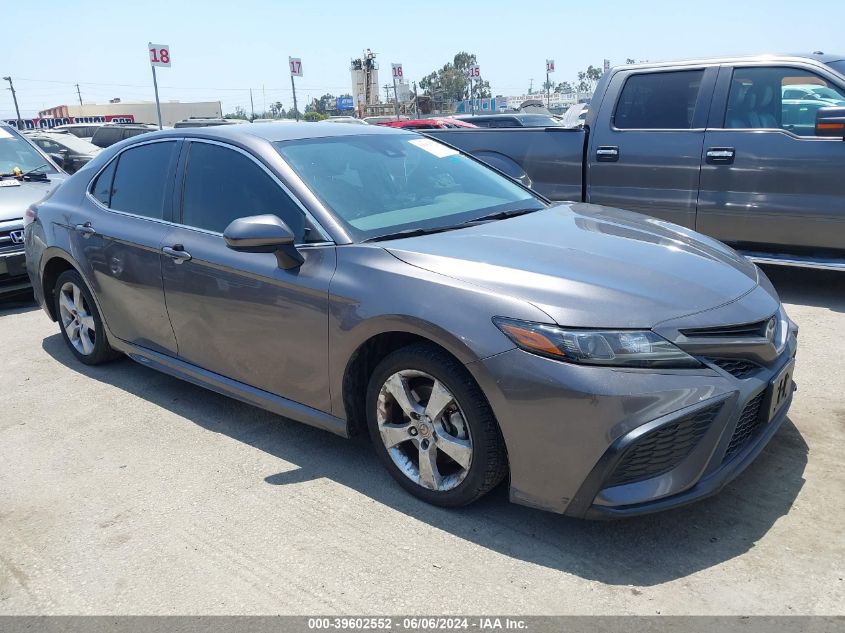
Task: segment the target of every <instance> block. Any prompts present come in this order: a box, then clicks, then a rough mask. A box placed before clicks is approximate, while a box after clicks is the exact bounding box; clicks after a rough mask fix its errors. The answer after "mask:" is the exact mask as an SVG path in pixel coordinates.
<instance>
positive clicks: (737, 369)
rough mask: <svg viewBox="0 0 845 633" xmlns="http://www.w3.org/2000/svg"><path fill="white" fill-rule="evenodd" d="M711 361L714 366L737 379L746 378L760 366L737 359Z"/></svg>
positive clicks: (714, 359)
mask: <svg viewBox="0 0 845 633" xmlns="http://www.w3.org/2000/svg"><path fill="white" fill-rule="evenodd" d="M711 360H712V361H713V364H714V365H716V366H717V367H719V368H721V369H724V370H725V371H726V372H728V373H729V374H731V375H732V376H736V377H737V378H747V377H748V376H750V375H751V374H753V373H754V372H756V371H757V370H758V369H760V365H757V364H756V363H752V362H751V361H747V360H741V359H738V358H713V359H711Z"/></svg>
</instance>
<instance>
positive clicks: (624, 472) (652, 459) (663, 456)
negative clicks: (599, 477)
mask: <svg viewBox="0 0 845 633" xmlns="http://www.w3.org/2000/svg"><path fill="white" fill-rule="evenodd" d="M721 406H722V405H721V403H720V404H715V405H713V406H710V407H707V408H706V409H701V410H700V411H697V412H695V413H693V414H690V415H688V416H686V417H684V418H681V419H680V420H677V421H676V422H673V423H671V424H667V425H665V426H662V427H660V428H659V429H656V430H654V431H652V432H651V433H647V434H646V435H644V436H643V437H641V438H640V439H638V440H637V441H636V443H635V444H634V445H633V446H632V447H630V448H629V449H628V450H627V452H626V453H625V454H624V455H623V457H622V459H621V460H620V461H619V463H618V465H617V466H616V468H615V470H614V471H613V474H612V475H611V476H610V478H609V479H608V480H607V483H606V484H605V485H606V486H608V487H609V486H620V485H622V484H630V483H634V482H636V481H642V480H644V479H650V478H651V477H657V476H658V475H662V474H663V473H666V472H669V471H670V470H672V469H673V468H674V467H675V466H677V465H678V464H679V463H680V462H681V461H682V460H683V459H684V458H685V457H686V456H687V455H689V454H690V452H691V451H692V449H693V448H695V445H696V444H698V441H699V440H700V439H701V436H702V435H704V432H705V431H706V430H707V428H708V427H709V426H710V424H711V423H712V422H713V420H714V419H715V418H716V415H717V414H718V413H719V409H720V408H721Z"/></svg>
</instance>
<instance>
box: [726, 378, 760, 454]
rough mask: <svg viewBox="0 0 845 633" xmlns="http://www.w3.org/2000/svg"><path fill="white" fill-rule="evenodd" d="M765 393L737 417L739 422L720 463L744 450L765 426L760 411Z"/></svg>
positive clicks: (753, 400) (754, 399)
mask: <svg viewBox="0 0 845 633" xmlns="http://www.w3.org/2000/svg"><path fill="white" fill-rule="evenodd" d="M765 393H766V392H765V391H764V392H762V393H760V394H759V395H757V396H755V397H754V398H753V399H752V400H751V401H749V403H748V404H747V405H745V408H744V409H743V410H742V414H741V415H740V416H739V422H737V423H736V429H734V434H733V436H732V437H731V443H730V444H728V450H727V451H726V452H725V457H724V459H723V460H722V463H725V462H727V461H728V460H730V459H731V458H733V457H734V456H735V455H736V454H737V453H739V452H740V451H741V450H742V449H743V448H745V446H746V445H747V444H748V442H750V441H751V440H752V439H753V438H754V436H755V435H757V432H758V431H759V430H760V429H761V428H763V426H765V423H766V422H765V420H764V419H763V416H762V415H761V411H760V409H761V408H762V406H763V396H764V395H765Z"/></svg>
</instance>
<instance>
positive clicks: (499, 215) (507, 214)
mask: <svg viewBox="0 0 845 633" xmlns="http://www.w3.org/2000/svg"><path fill="white" fill-rule="evenodd" d="M540 209H542V207H540V208H538V209H511V210H510V211H496V212H495V213H490V214H489V215H482V216H481V217H480V218H473V219H472V220H467V221H466V222H464V224H480V223H481V222H492V221H493V220H507V219H508V218H515V217H516V216H518V215H525V214H526V213H534V211H539V210H540Z"/></svg>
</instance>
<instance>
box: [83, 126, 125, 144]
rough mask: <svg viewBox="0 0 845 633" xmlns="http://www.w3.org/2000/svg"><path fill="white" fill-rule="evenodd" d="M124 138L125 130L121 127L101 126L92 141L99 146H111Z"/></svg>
mask: <svg viewBox="0 0 845 633" xmlns="http://www.w3.org/2000/svg"><path fill="white" fill-rule="evenodd" d="M121 139H123V131H122V130H121V129H120V128H119V127H105V126H103V127H101V128H100V129H98V130H97V131H96V132H95V133H94V136H93V137H92V138H91V142H92V143H93V144H94V145H96V146H97V147H109V146H110V145H114V144H115V143H117V142H118V141H120V140H121Z"/></svg>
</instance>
